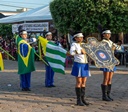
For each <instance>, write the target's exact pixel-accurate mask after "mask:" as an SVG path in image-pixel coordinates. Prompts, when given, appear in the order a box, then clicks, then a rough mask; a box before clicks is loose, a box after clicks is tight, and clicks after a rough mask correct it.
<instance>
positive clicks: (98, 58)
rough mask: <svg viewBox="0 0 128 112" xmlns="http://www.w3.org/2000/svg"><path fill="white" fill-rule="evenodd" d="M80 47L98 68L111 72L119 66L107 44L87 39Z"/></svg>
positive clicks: (94, 39) (91, 38) (90, 38)
mask: <svg viewBox="0 0 128 112" xmlns="http://www.w3.org/2000/svg"><path fill="white" fill-rule="evenodd" d="M82 47H83V48H84V49H85V50H86V52H87V54H88V55H89V57H90V58H91V59H92V60H93V61H94V62H95V65H96V67H98V68H108V69H110V70H113V68H114V66H115V65H118V64H119V60H118V59H117V58H115V56H114V52H113V51H112V49H111V48H110V47H109V45H108V43H107V42H102V41H101V42H99V41H98V40H97V39H96V38H95V37H88V38H87V43H85V44H82Z"/></svg>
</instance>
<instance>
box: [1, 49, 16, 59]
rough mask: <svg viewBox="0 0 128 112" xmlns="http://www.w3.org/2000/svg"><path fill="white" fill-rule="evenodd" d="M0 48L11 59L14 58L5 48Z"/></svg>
mask: <svg viewBox="0 0 128 112" xmlns="http://www.w3.org/2000/svg"><path fill="white" fill-rule="evenodd" d="M0 49H1V50H2V51H4V52H5V53H6V54H7V55H8V56H10V57H11V58H12V59H13V60H15V58H14V57H13V56H12V55H10V54H9V53H8V52H7V51H6V50H4V49H3V48H1V47H0Z"/></svg>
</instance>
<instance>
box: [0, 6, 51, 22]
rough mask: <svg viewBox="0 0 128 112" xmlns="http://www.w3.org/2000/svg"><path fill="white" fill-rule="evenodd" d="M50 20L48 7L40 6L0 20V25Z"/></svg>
mask: <svg viewBox="0 0 128 112" xmlns="http://www.w3.org/2000/svg"><path fill="white" fill-rule="evenodd" d="M42 20H52V16H51V13H50V10H49V5H45V6H41V7H38V8H35V9H32V10H29V11H26V12H23V13H19V14H16V15H13V16H9V17H5V18H2V19H0V23H17V22H27V21H42Z"/></svg>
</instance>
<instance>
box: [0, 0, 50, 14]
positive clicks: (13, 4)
mask: <svg viewBox="0 0 128 112" xmlns="http://www.w3.org/2000/svg"><path fill="white" fill-rule="evenodd" d="M50 1H52V0H0V10H7V11H16V9H21V8H23V7H25V8H28V9H33V8H36V7H40V6H43V5H46V4H49V2H50Z"/></svg>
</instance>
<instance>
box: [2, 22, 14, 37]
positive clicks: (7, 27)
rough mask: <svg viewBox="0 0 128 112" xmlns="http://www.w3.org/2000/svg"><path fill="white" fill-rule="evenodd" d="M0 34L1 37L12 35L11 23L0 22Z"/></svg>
mask: <svg viewBox="0 0 128 112" xmlns="http://www.w3.org/2000/svg"><path fill="white" fill-rule="evenodd" d="M0 35H2V37H8V38H11V37H12V25H11V24H0Z"/></svg>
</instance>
